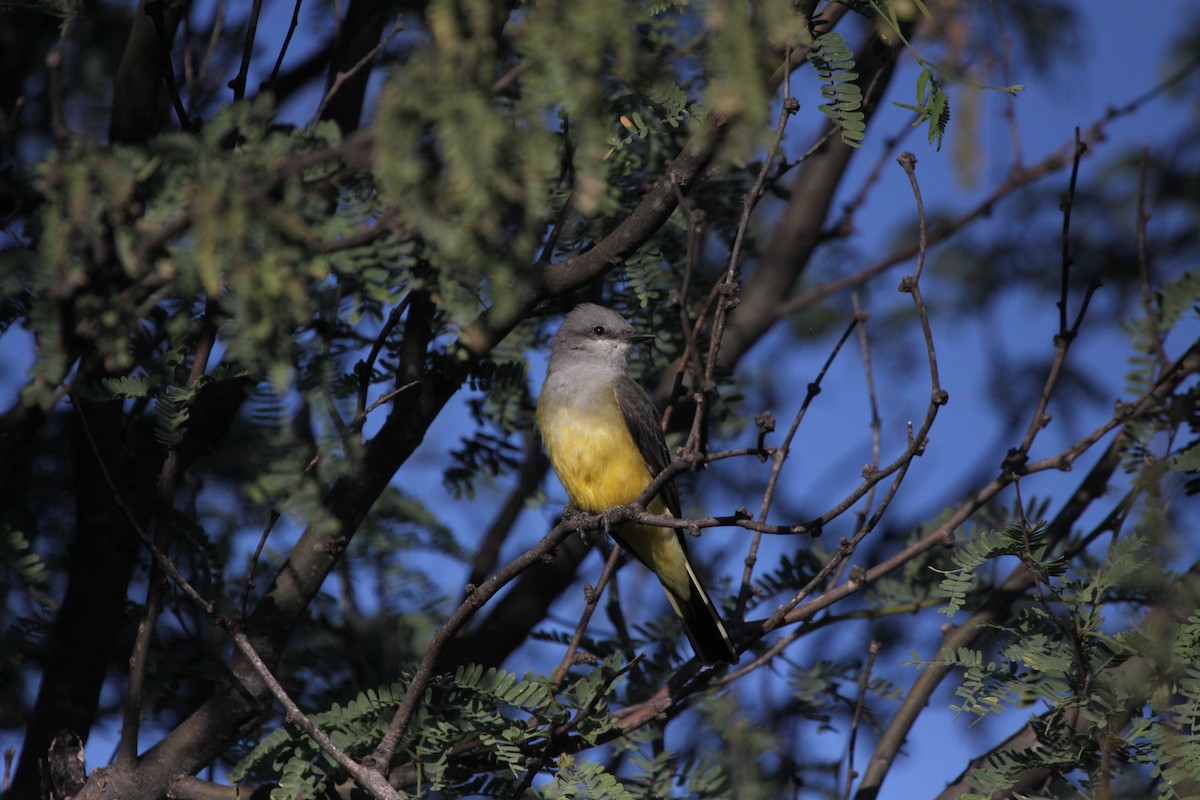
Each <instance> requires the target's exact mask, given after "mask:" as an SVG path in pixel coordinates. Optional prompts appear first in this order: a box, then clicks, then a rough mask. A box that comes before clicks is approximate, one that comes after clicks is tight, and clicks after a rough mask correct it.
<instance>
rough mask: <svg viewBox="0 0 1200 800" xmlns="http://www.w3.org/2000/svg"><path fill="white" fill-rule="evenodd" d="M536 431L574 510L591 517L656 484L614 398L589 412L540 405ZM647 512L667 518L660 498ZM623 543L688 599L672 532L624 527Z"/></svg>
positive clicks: (680, 549)
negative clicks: (584, 512)
mask: <svg viewBox="0 0 1200 800" xmlns="http://www.w3.org/2000/svg"><path fill="white" fill-rule="evenodd" d="M537 416H538V427H539V428H540V429H541V432H542V440H543V441H544V442H545V444H546V452H547V453H548V454H549V456H550V463H551V464H552V465H553V466H554V471H555V472H556V473H557V474H558V479H559V481H560V482H561V483H562V485H563V488H564V489H566V491H567V497H568V498H570V500H571V505H573V506H575V507H577V508H580V509H582V510H584V511H587V512H589V513H592V514H598V513H600V512H602V511H605V510H607V509H609V508H612V507H613V506H623V505H625V504H626V503H631V502H633V501H634V500H636V499H637V497H638V495H640V494H641V493H642V491H643V490H644V489H645V488H646V486H647V485H648V484H649V483H650V481H651V480H652V479H653V477H654V476H653V475H651V474H650V470H649V469H648V468H647V467H646V462H645V460H643V458H642V454H641V451H640V450H638V447H637V444H636V443H635V442H634V440H633V437H632V436H631V435H630V433H629V429H628V428H627V427H626V426H625V418H624V417H623V416H622V415H621V410H620V407H619V406H618V405H617V399H616V397H615V395H614V396H613V397H612V400H611V402H604V403H599V404H596V405H592V406H591V407H590V408H586V409H584V408H579V407H573V408H548V407H547V404H539V406H538V414H537ZM648 510H649V511H650V512H651V513H653V514H669V513H670V511H669V510H668V509H667V506H666V504H665V503H664V502H663V501H662V499H661V498H658V497H656V498H654V500H653V501H652V502H651V503H650V504H649V506H648ZM620 533H621V538H622V539H624V540H625V541H626V543H627V544H628V545H629V546H630V547H631V548H632V549H633V550H634V552H635V553H636V555H637V556H638V558H640V559H641V560H642V561H643V562H645V563H646V564H647V565H649V566H650V568H651V569H653V570H654V572H655V573H657V575H658V577H659V579H660V580H661V581H662V582H663V583H664V584H665V585H666V586H667V587H668V588H669V589H671V590H672V591H673V592H675V593H676V594H677V595H678V596H680V597H682V598H685V599H686V598H687V597H688V596H689V595H690V588H689V585H690V584H689V580H688V574H687V561H686V558H687V557H686V555H685V554H684V551H683V546H682V545H681V544H680V543H679V536H678V533H677V532H676V531H675V530H674V529H673V528H658V527H649V526H645V525H626V526H625V527H624V528H622V530H621V532H620Z"/></svg>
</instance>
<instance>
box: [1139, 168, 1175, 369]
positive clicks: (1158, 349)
mask: <svg viewBox="0 0 1200 800" xmlns="http://www.w3.org/2000/svg"><path fill="white" fill-rule="evenodd" d="M1149 162H1150V145H1148V144H1143V145H1142V158H1141V161H1140V163H1139V165H1138V196H1137V218H1136V219H1135V220H1134V224H1135V225H1136V227H1137V259H1138V279H1139V281H1140V282H1141V284H1142V311H1143V313H1145V315H1146V324H1147V326H1148V327H1149V328H1150V350H1151V351H1152V352H1153V353H1154V355H1155V357H1156V358H1157V359H1158V366H1159V369H1165V368H1166V367H1167V365H1168V364H1170V363H1171V359H1170V358H1168V357H1167V350H1166V348H1165V347H1164V346H1163V335H1162V330H1161V329H1160V328H1159V326H1158V309H1157V308H1155V304H1154V294H1153V293H1152V292H1151V291H1150V259H1149V258H1148V257H1147V255H1146V223H1147V222H1149V221H1150V215H1149V214H1148V213H1146V170H1147V167H1148V165H1149Z"/></svg>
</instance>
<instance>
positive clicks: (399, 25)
mask: <svg viewBox="0 0 1200 800" xmlns="http://www.w3.org/2000/svg"><path fill="white" fill-rule="evenodd" d="M402 30H404V18H403V17H396V21H395V22H394V23H392V29H391V30H390V31H388V32H387V34H385V35H384V37H383V38H382V39H380V40H379V43H378V44H376V45H375V46H374V47H372V48H371V49H370V50H368V51H367V54H366V55H364V56H363V57H362V58H360V59H359V60H358V62H357V63H355V65H354V66H352V67H351V68H350V69H348V70H346V71H345V72H339V73H338V74H337V75H336V76H335V77H334V79H333V83H331V84H330V85H329V89H328V91H326V92H325V96H324V97H322V98H321V104H320V105H318V106H317V113H316V114H315V115H313V118H312V119H311V120H309V122H308V124H309V127H311V126H313V125H315V124H317V122H318V121H319V120H320V119H321V118H322V117H323V115H324V114H325V107H326V106H327V105H329V101H330V100H332V99H333V97H334V95H336V94H337V93H338V92H339V91H341V88H342V86H343V85H344V84H345V83H346V81H348V80H350V79H351V78H353V77H354V76H355V75H357V74H358V73H359V72H361V71H362V70H363V68H364V67H366V66H367V65H368V64H370V63H371V62H372V61H374V60H375V56H377V55H379V53H380V52H382V51H383V49H384V48H385V47H387V46H388V45H389V44H391V43H392V39H395V38H396V35H397V34H398V33H400V31H402Z"/></svg>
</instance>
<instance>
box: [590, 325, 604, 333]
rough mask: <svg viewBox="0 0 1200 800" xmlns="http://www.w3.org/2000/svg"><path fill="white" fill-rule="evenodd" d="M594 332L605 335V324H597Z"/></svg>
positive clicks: (593, 329)
mask: <svg viewBox="0 0 1200 800" xmlns="http://www.w3.org/2000/svg"><path fill="white" fill-rule="evenodd" d="M592 333H594V334H596V335H597V336H603V335H604V326H603V325H597V326H596V327H594V328H592Z"/></svg>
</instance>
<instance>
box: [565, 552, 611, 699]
mask: <svg viewBox="0 0 1200 800" xmlns="http://www.w3.org/2000/svg"><path fill="white" fill-rule="evenodd" d="M620 560H621V546H620V545H616V546H614V547H613V549H612V553H610V554H609V556H608V560H607V561H605V562H604V569H603V570H601V572H600V578H599V579H598V580H597V581H596V587H595V588H594V589H593V588H591V587H587V588H586V589H585V593H586V594H585V597H586V598H587V603H586V604H585V605H584V607H583V616H581V617H580V618H579V624H578V625H576V626H575V633H574V635H572V636H571V643H570V644H569V645H567V652H566V653H564V654H563V657H562V661H560V662H559V664H558V666H557V667H555V668H554V672H553V673H552V674H551V676H550V685H551V686H553V687H555V688H558V687H560V686H562V682H563V679H565V678H566V677H567V670H569V669H570V668H571V666H572V665H573V664H574V663H575V654H576V652H578V650H579V643H580V642H582V641H583V634H584V631H586V630H587V626H588V623H589V622H591V620H592V614H594V613H595V611H596V606H597V604H599V602H600V597H601V596H602V595H603V594H604V589H605V587H607V586H608V582H609V580H610V579H611V578H612V575H613V572H614V570H616V568H617V562H618V561H620Z"/></svg>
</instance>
